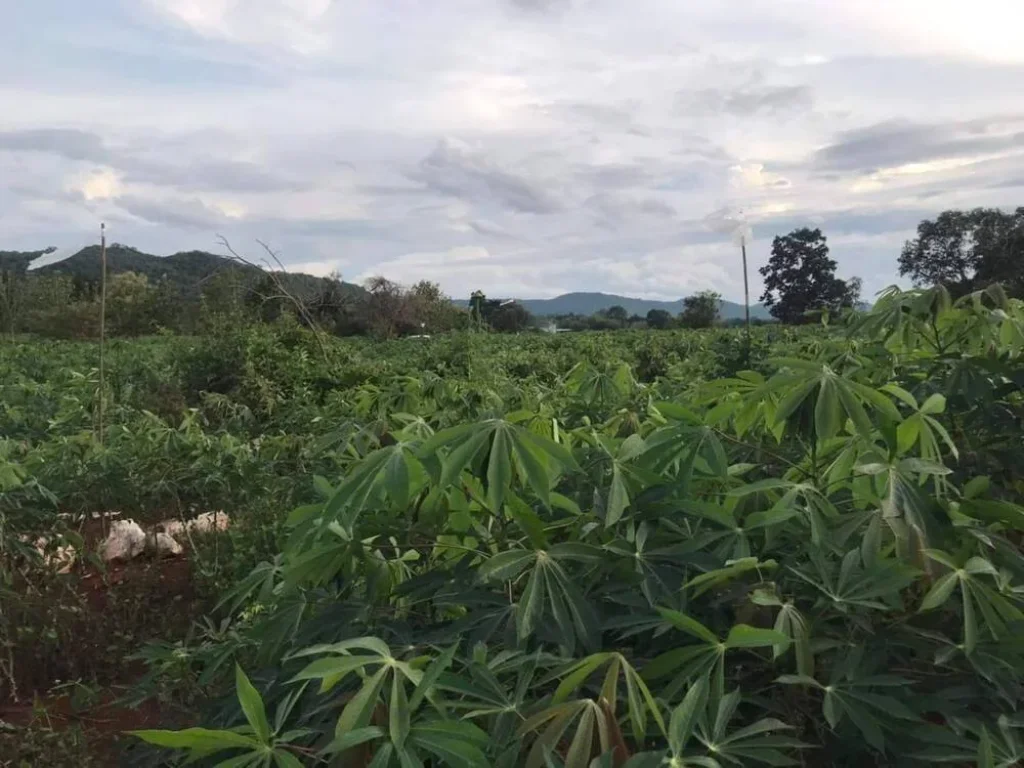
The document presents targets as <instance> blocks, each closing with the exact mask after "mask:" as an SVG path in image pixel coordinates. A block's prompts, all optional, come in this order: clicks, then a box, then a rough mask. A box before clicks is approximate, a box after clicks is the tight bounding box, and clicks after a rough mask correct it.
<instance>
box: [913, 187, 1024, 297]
mask: <svg viewBox="0 0 1024 768" xmlns="http://www.w3.org/2000/svg"><path fill="white" fill-rule="evenodd" d="M899 267H900V274H901V275H905V276H909V277H910V278H911V279H912V280H913V281H914V283H915V284H916V285H924V286H930V285H935V284H942V285H944V286H946V288H947V289H949V291H950V293H952V294H953V295H954V296H960V295H963V294H965V293H969V292H970V291H972V290H976V289H978V288H984V287H985V286H987V285H989V284H991V283H994V282H1001V283H1003V284H1004V287H1005V288H1006V289H1007V292H1008V293H1010V294H1011V295H1015V296H1022V295H1024V207H1020V208H1017V210H1016V211H1014V212H1013V213H1006V212H1003V211H1001V210H999V209H998V208H975V209H974V210H972V211H957V210H950V211H943V212H942V213H940V214H939V215H938V216H937V217H936V218H935V220H934V221H932V220H930V219H925V220H924V221H922V222H921V223H920V224H918V226H917V237H916V238H914V239H913V240H908V241H907V243H906V244H905V245H904V246H903V251H902V253H901V254H900V257H899Z"/></svg>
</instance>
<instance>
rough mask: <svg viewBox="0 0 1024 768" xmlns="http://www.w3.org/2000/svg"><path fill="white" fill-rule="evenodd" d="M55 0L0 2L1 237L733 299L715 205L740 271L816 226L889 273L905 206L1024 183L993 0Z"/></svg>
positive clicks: (473, 281)
mask: <svg viewBox="0 0 1024 768" xmlns="http://www.w3.org/2000/svg"><path fill="white" fill-rule="evenodd" d="M66 2H67V14H66V18H61V19H57V20H55V21H54V23H52V24H49V25H47V26H46V28H45V39H44V30H43V29H42V28H39V27H37V26H35V25H33V24H32V23H30V22H31V21H32V18H31V17H30V16H29V14H30V13H31V6H27V5H23V4H22V5H19V4H15V5H17V9H16V10H14V11H13V12H12V14H9V16H13V23H14V28H15V29H24V30H28V33H27V34H25V35H20V36H16V38H15V40H14V41H13V45H9V46H6V47H4V48H3V49H2V50H0V67H2V71H4V72H10V73H12V74H11V76H10V77H7V78H6V79H5V80H4V82H3V83H2V84H0V103H3V104H17V105H18V108H17V109H15V110H6V111H4V112H3V114H0V178H3V179H4V182H5V183H4V184H3V185H0V210H2V211H3V216H2V217H0V248H10V247H15V248H18V247H25V248H29V247H39V246H40V244H42V245H49V244H51V243H52V244H55V245H60V246H65V247H66V248H67V249H69V250H71V251H73V250H75V249H77V248H78V247H81V245H83V244H85V243H88V242H92V240H93V239H94V234H95V233H94V231H95V222H96V220H97V218H98V217H99V216H103V217H104V218H106V220H107V221H108V222H109V223H110V224H111V226H112V228H116V229H117V231H118V239H119V240H120V241H122V242H129V243H132V244H134V245H136V246H138V247H140V248H143V249H144V250H149V251H153V252H158V253H168V252H172V251H176V250H182V249H187V248H210V247H212V244H213V243H215V236H216V234H218V233H220V232H223V233H224V234H226V235H228V236H230V237H231V238H232V241H233V242H234V243H237V244H239V246H240V247H241V245H243V244H251V243H253V242H254V239H255V238H260V239H262V240H265V241H267V242H272V243H274V244H275V247H277V248H279V249H280V251H281V254H282V258H283V259H285V260H286V262H287V263H288V264H289V265H290V266H291V267H292V268H300V267H301V268H302V269H304V270H306V271H314V272H317V273H320V274H322V273H326V272H329V271H331V270H332V269H334V268H336V267H338V266H339V265H340V266H342V267H343V268H344V269H343V272H344V273H345V274H346V275H347V276H348V277H349V278H351V279H356V278H360V277H362V276H366V275H371V274H375V273H378V272H383V273H384V274H386V275H387V276H388V277H390V278H392V279H395V280H398V281H399V282H403V283H408V282H413V281H415V280H418V279H433V280H437V281H439V282H441V283H442V285H443V286H444V287H445V288H446V290H448V291H449V292H450V293H451V294H452V295H455V296H466V295H468V293H469V292H470V291H471V290H473V289H475V288H481V289H483V290H485V291H486V292H487V293H489V294H491V295H502V294H504V295H517V296H520V297H531V296H538V297H539V296H549V295H552V294H553V293H557V292H559V291H561V290H577V289H578V290H604V291H608V292H620V293H632V294H647V295H651V296H654V295H657V296H660V297H664V298H676V297H678V296H679V295H681V294H683V293H686V292H690V291H694V290H699V289H701V288H714V289H717V290H720V291H722V292H723V293H724V294H725V295H726V296H727V297H728V298H732V299H736V298H739V297H740V296H741V295H742V280H740V279H738V275H737V270H736V268H735V264H734V261H733V259H734V256H735V248H734V246H733V245H732V244H731V242H730V236H729V233H728V232H726V231H724V230H723V229H722V227H721V226H717V227H716V226H710V225H708V224H706V223H705V219H707V218H709V217H710V218H712V219H714V218H715V214H716V211H718V210H719V209H725V208H729V209H740V208H742V209H743V210H745V211H746V214H747V216H748V218H749V219H750V220H751V221H752V222H753V224H754V227H755V229H756V234H757V240H755V241H753V243H752V247H751V272H752V275H753V274H754V273H755V272H756V268H757V266H759V265H760V263H763V261H764V260H765V259H766V257H767V253H766V251H767V244H768V243H769V242H770V240H771V237H772V236H773V235H774V234H775V233H776V232H779V231H780V230H785V229H786V228H792V227H795V226H803V225H814V224H815V223H820V224H821V226H823V227H824V228H825V230H826V234H828V235H829V236H830V237H832V238H835V239H834V240H833V241H834V242H836V243H837V245H838V244H841V245H842V246H843V248H842V249H840V248H838V247H837V248H836V249H835V255H836V257H837V259H838V260H839V262H840V269H841V270H858V269H860V267H861V266H862V265H870V268H871V274H870V275H868V274H863V275H862V276H863V277H865V279H866V280H870V281H873V282H872V284H879V285H884V284H885V283H887V282H891V281H892V280H893V279H895V271H896V266H895V265H896V256H897V254H898V250H899V243H900V242H901V239H902V238H903V237H905V236H906V235H907V234H908V233H909V232H911V231H912V230H913V227H914V226H915V224H916V221H917V220H918V219H919V218H920V217H922V216H932V215H935V214H936V213H938V212H939V211H941V210H942V209H943V208H946V207H950V206H954V205H955V206H963V207H968V206H974V205H1010V204H1015V203H1019V202H1020V201H1019V194H1020V188H1021V185H1022V184H1024V139H1022V138H1021V137H1022V136H1024V133H1022V130H1024V124H1022V123H1021V121H1020V119H1019V117H1018V118H1015V117H1014V115H1012V114H1008V113H1009V112H1011V111H1012V110H1013V109H1014V108H1015V105H1016V104H1017V103H1018V102H1019V95H1020V83H1021V82H1022V81H1024V49H1022V48H1021V47H1020V45H1019V35H1020V29H1021V28H1022V21H1024V20H1022V18H1021V17H1022V14H1024V10H1022V6H1021V5H1020V4H1019V3H1018V2H1017V1H1016V0H977V2H975V3H972V4H970V5H963V4H956V3H946V2H940V3H931V2H929V3H927V4H926V3H925V0H885V1H884V2H883V0H863V1H862V2H856V3H854V2H848V1H847V0H722V2H718V3H704V4H694V3H680V2H678V0H641V2H640V3H639V5H636V4H634V6H635V7H634V6H629V5H628V4H623V3H619V2H610V1H609V0H486V1H484V2H481V1H479V0H446V2H437V3H425V2H403V3H395V2H392V3H387V2H379V1H378V0H344V2H342V1H341V0H335V1H334V2H331V0H144V2H143V3H141V4H135V3H107V4H99V5H96V4H89V5H88V7H87V6H86V4H82V3H71V2H70V0H66ZM10 21H11V19H8V22H10ZM96 28H101V29H103V31H104V35H102V36H100V37H97V36H95V35H94V34H92V33H93V32H94V31H95V29H96ZM36 30H38V31H36ZM37 50H46V51H47V56H46V57H45V59H42V58H39V57H38V56H37V57H36V58H35V59H31V58H30V57H31V54H32V52H33V51H37ZM28 60H31V61H33V62H35V63H34V64H33V65H32V66H25V65H24V62H25V61H28ZM99 84H102V87H100V85H99ZM922 116H927V117H922ZM719 218H721V217H719ZM719 223H721V222H719Z"/></svg>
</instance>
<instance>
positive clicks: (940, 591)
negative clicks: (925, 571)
mask: <svg viewBox="0 0 1024 768" xmlns="http://www.w3.org/2000/svg"><path fill="white" fill-rule="evenodd" d="M959 583H960V579H959V576H958V575H957V573H956V572H955V571H954V572H952V573H947V574H945V575H944V576H942V577H941V578H939V580H938V581H936V582H935V584H933V585H932V588H931V589H930V590H928V594H927V595H925V596H924V600H922V601H921V607H920V608H919V609H918V610H921V611H931V610H934V609H936V608H938V607H939V606H940V605H942V604H943V603H945V602H946V601H947V600H948V599H949V596H950V595H952V594H953V590H954V589H956V586H957V584H959Z"/></svg>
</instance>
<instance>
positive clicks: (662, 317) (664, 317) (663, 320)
mask: <svg viewBox="0 0 1024 768" xmlns="http://www.w3.org/2000/svg"><path fill="white" fill-rule="evenodd" d="M647 326H648V327H649V328H657V329H658V330H664V329H665V328H671V327H672V313H671V312H669V311H667V310H664V309H651V310H648V312H647Z"/></svg>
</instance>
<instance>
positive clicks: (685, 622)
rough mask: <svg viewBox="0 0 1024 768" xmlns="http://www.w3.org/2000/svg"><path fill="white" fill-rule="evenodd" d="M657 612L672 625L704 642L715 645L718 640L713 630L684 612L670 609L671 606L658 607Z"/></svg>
mask: <svg viewBox="0 0 1024 768" xmlns="http://www.w3.org/2000/svg"><path fill="white" fill-rule="evenodd" d="M658 613H660V614H661V617H662V618H663V619H665V620H666V621H667V622H668V623H669V624H671V625H672V626H673V627H675V628H676V629H681V630H682V631H683V632H686V633H687V634H689V635H693V636H694V637H696V638H697V639H698V640H703V641H704V642H705V643H709V644H712V645H716V644H717V643H718V642H719V640H718V636H717V635H716V634H715V633H714V632H712V631H711V630H710V629H708V628H707V627H705V626H704V625H703V624H701V623H700V622H699V621H697V620H696V619H694V618H691V617H690V616H687V615H686V614H685V613H680V612H679V611H675V610H672V609H671V608H659V609H658Z"/></svg>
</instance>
